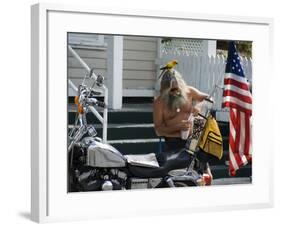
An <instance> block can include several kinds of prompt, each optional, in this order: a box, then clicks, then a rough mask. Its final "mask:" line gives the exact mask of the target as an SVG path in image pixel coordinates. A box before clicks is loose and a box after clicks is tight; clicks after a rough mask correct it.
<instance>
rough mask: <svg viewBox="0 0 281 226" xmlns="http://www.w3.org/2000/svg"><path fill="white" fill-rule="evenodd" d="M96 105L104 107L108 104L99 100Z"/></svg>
mask: <svg viewBox="0 0 281 226" xmlns="http://www.w3.org/2000/svg"><path fill="white" fill-rule="evenodd" d="M96 105H97V106H99V107H102V108H105V107H106V104H105V103H104V102H102V101H97V102H96Z"/></svg>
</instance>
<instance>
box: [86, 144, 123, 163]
mask: <svg viewBox="0 0 281 226" xmlns="http://www.w3.org/2000/svg"><path fill="white" fill-rule="evenodd" d="M87 164H88V165H89V166H93V167H106V168H111V167H125V165H126V159H125V158H124V156H123V155H122V154H121V153H120V152H119V151H118V150H117V149H115V148H114V147H113V146H111V145H109V144H104V143H101V142H98V141H95V142H93V143H92V144H91V145H90V146H89V147H88V149H87Z"/></svg>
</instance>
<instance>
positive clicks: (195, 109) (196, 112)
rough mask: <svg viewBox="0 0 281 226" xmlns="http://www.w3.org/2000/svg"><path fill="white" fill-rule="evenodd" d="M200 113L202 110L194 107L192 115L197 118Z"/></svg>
mask: <svg viewBox="0 0 281 226" xmlns="http://www.w3.org/2000/svg"><path fill="white" fill-rule="evenodd" d="M199 112H200V109H198V108H197V107H193V108H192V114H193V115H194V116H195V117H196V116H198V114H199Z"/></svg>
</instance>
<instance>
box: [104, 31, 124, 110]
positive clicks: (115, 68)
mask: <svg viewBox="0 0 281 226" xmlns="http://www.w3.org/2000/svg"><path fill="white" fill-rule="evenodd" d="M107 78H108V79H107V87H108V104H109V108H112V109H121V108H122V91H123V36H111V37H109V39H108V48H107Z"/></svg>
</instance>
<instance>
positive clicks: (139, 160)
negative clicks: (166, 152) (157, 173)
mask: <svg viewBox="0 0 281 226" xmlns="http://www.w3.org/2000/svg"><path fill="white" fill-rule="evenodd" d="M124 157H125V158H126V159H127V162H128V163H129V164H131V165H135V166H143V167H151V168H158V167H159V164H158V161H157V158H156V155H155V153H150V154H146V155H125V156H124Z"/></svg>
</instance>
